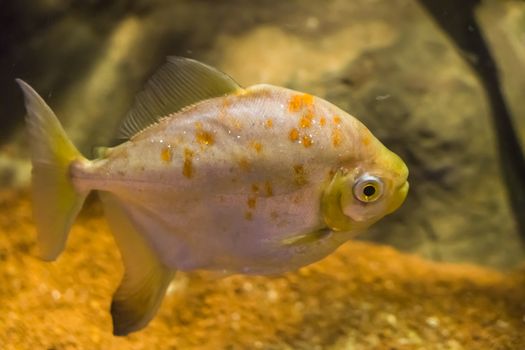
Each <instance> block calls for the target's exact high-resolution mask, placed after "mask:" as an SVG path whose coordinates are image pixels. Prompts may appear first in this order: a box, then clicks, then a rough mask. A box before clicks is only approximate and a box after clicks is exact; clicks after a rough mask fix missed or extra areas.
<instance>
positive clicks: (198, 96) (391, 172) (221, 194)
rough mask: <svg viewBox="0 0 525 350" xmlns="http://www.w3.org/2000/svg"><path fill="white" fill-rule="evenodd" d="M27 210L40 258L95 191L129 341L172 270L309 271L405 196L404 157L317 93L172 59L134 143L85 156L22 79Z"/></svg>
mask: <svg viewBox="0 0 525 350" xmlns="http://www.w3.org/2000/svg"><path fill="white" fill-rule="evenodd" d="M17 82H18V84H19V85H20V87H21V88H22V90H23V93H24V97H25V104H26V109H27V118H26V122H27V130H28V132H29V141H30V150H31V157H32V164H33V175H32V192H33V193H32V194H33V212H34V220H35V223H36V228H37V231H38V234H39V235H38V246H39V251H40V254H41V256H42V258H43V259H45V260H54V259H56V258H57V256H58V255H59V254H60V253H61V252H62V250H63V249H64V245H65V242H66V238H67V235H68V232H69V230H70V228H71V225H72V223H73V221H74V219H75V217H76V216H77V215H78V213H79V211H80V209H81V207H82V204H83V202H84V199H85V198H86V196H87V195H88V193H89V192H90V191H93V190H97V191H98V193H99V195H100V197H101V199H102V202H103V204H104V209H105V213H106V216H107V219H108V222H109V225H110V228H111V230H112V232H113V234H114V235H115V238H116V242H117V245H118V247H119V250H120V252H121V256H122V259H123V262H124V267H125V273H124V277H123V279H122V281H121V284H120V286H119V287H118V289H117V291H116V292H115V294H114V296H113V300H112V304H111V315H112V319H113V328H114V329H113V331H114V334H116V335H125V334H128V333H129V332H132V331H136V330H138V329H141V328H142V327H144V326H145V325H147V324H148V323H149V321H150V320H151V319H152V318H153V317H154V315H155V313H156V311H157V309H158V307H159V305H160V303H161V301H162V299H163V297H164V294H165V291H166V288H167V286H168V285H169V283H170V281H171V279H172V277H173V275H174V273H175V271H176V270H182V271H188V270H213V271H226V272H228V273H242V274H275V273H280V272H284V271H289V270H293V269H297V268H299V267H301V266H305V265H308V264H311V263H313V262H315V261H317V260H319V259H321V258H323V257H325V256H327V255H328V254H330V253H331V252H333V251H334V250H335V249H336V248H337V247H338V246H340V245H341V244H342V243H344V242H345V241H347V240H348V239H350V238H351V237H353V236H355V235H356V234H358V233H360V232H362V231H364V230H365V229H366V228H367V227H369V226H370V225H371V224H373V223H375V222H376V221H378V220H379V219H380V218H382V217H383V216H385V215H387V214H389V213H392V212H393V211H394V210H396V209H397V208H398V207H399V206H400V205H401V204H402V202H403V201H404V199H405V197H406V195H407V191H408V182H407V176H408V169H407V167H406V165H405V163H404V162H403V161H402V160H401V159H400V158H399V157H398V156H397V155H396V154H394V153H393V152H391V151H390V150H388V149H387V148H386V147H385V146H383V145H382V144H381V143H380V141H378V140H377V139H376V138H375V137H374V136H373V135H372V133H371V132H370V131H369V130H368V129H367V128H366V127H365V126H364V125H363V124H362V123H361V122H359V121H358V120H357V119H356V118H354V117H352V116H350V115H349V114H347V113H346V112H344V111H343V110H341V109H339V108H338V107H336V106H334V105H332V104H330V103H329V102H327V101H325V100H323V99H321V98H319V97H314V96H312V95H309V94H306V93H302V92H297V91H293V90H289V89H286V88H282V87H277V86H272V85H266V84H261V85H254V86H251V87H248V88H242V87H240V86H239V85H238V84H237V83H235V82H234V81H233V80H232V78H230V77H229V76H227V75H226V74H224V73H222V72H220V71H218V70H216V69H214V68H212V67H209V66H207V65H205V64H203V63H199V62H197V61H194V60H191V59H186V58H179V57H170V58H168V60H167V63H166V64H165V65H164V66H162V67H161V68H160V69H159V70H158V71H157V73H155V74H154V75H153V77H152V78H151V79H150V80H149V81H148V83H147V84H146V87H145V89H144V90H143V91H142V92H141V93H139V94H138V95H137V97H136V99H135V102H134V105H133V106H132V108H131V110H130V112H129V113H128V115H127V117H126V118H125V119H124V122H123V123H122V126H121V128H120V136H121V137H122V138H124V139H127V140H126V141H125V142H123V143H121V144H120V145H118V146H116V147H113V148H105V149H103V150H102V151H100V152H99V157H98V158H97V159H94V160H88V159H86V158H85V157H84V156H82V155H81V154H80V153H79V151H78V150H77V149H76V148H75V146H74V145H73V144H72V142H71V141H70V140H69V139H68V137H67V136H66V133H65V132H64V130H63V128H62V126H61V125H60V122H59V121H58V119H57V117H56V116H55V114H54V113H53V111H52V110H51V109H50V108H49V107H48V106H47V105H46V103H45V102H44V100H43V99H42V98H41V97H40V96H39V95H38V94H37V93H36V92H35V91H34V90H33V89H32V88H31V87H30V86H29V85H28V84H26V83H25V82H23V81H21V80H17Z"/></svg>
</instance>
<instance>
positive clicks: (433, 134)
mask: <svg viewBox="0 0 525 350" xmlns="http://www.w3.org/2000/svg"><path fill="white" fill-rule="evenodd" d="M0 6H1V9H0V19H1V21H0V26H1V27H2V30H1V34H0V92H1V93H0V121H1V122H2V128H1V130H0V186H4V187H7V186H11V187H25V186H27V184H28V180H29V169H30V166H29V163H28V154H27V152H26V140H25V135H24V132H23V115H24V110H23V102H22V97H21V94H20V92H19V91H18V89H17V87H16V85H15V84H14V78H16V77H20V78H22V79H24V80H26V81H27V82H28V83H30V84H31V85H32V86H33V87H34V88H35V89H36V90H37V91H38V92H39V93H40V94H41V95H42V96H43V97H44V98H45V99H46V100H47V101H48V103H49V104H50V105H51V107H52V108H53V109H54V110H55V112H56V113H57V115H58V116H59V117H60V118H61V120H62V121H63V123H64V126H65V128H66V129H67V131H68V133H69V134H70V135H71V137H72V138H73V140H74V142H75V143H76V144H77V145H78V146H79V148H80V149H81V150H82V151H83V152H84V153H85V154H90V153H91V150H92V148H93V147H94V146H98V145H107V144H110V143H112V142H113V141H112V136H113V133H114V131H115V128H116V125H117V124H118V123H119V121H120V118H122V117H123V116H124V115H125V113H126V111H127V108H128V107H129V106H130V104H131V102H132V100H133V96H134V94H135V93H136V92H137V91H139V90H140V88H141V86H142V85H143V83H144V82H145V80H146V79H147V78H148V76H149V75H151V73H152V72H153V71H154V70H155V69H156V67H158V66H159V65H160V64H162V62H163V61H164V60H165V57H166V56H168V55H179V56H187V57H193V58H196V59H199V60H202V61H204V62H207V63H209V64H211V65H213V66H217V67H219V68H221V69H222V70H224V71H225V72H227V73H228V74H230V75H231V76H232V77H234V78H235V79H236V80H237V81H238V82H239V83H241V84H242V85H251V84H254V83H260V82H266V83H272V84H278V85H284V86H287V87H290V88H294V89H298V90H304V91H308V92H311V93H314V94H317V95H319V96H322V97H324V98H326V99H328V100H329V101H331V102H333V103H335V104H337V105H339V106H340V107H342V108H343V109H345V110H347V111H348V112H350V113H351V114H353V115H355V116H357V117H358V118H359V119H361V120H362V121H363V122H364V123H365V124H366V125H367V126H368V127H369V128H370V129H371V130H372V131H373V132H374V133H375V134H376V135H377V136H378V137H379V138H380V139H381V140H383V141H384V143H385V144H386V145H387V146H388V147H390V148H391V149H393V150H394V151H395V152H397V153H398V154H400V155H401V156H402V157H403V159H405V161H406V162H407V163H408V165H409V168H410V170H411V177H410V183H411V193H410V195H409V197H408V200H407V202H406V204H405V205H404V206H403V207H402V209H401V210H400V211H399V212H397V213H396V214H395V215H393V216H391V217H388V218H386V219H385V220H383V221H381V222H380V223H379V224H378V225H376V226H375V227H373V228H372V229H371V230H370V232H369V233H368V234H367V235H366V236H364V237H362V238H363V239H371V240H375V241H379V242H384V243H388V244H392V245H393V246H395V247H397V248H399V249H401V250H404V251H411V252H416V253H418V254H421V255H422V256H425V257H428V258H432V259H435V260H445V261H470V262H475V263H479V264H484V265H490V266H494V267H500V268H505V267H510V266H514V265H516V264H518V263H520V262H522V261H523V258H524V256H525V254H524V248H523V247H524V245H523V242H521V240H520V239H519V237H518V234H517V233H516V231H517V230H516V225H515V221H514V218H513V215H512V213H511V211H510V207H509V204H508V199H507V194H506V190H505V185H504V184H503V182H502V179H501V171H500V168H499V164H498V154H497V153H496V148H495V144H494V142H495V139H494V133H493V130H492V124H491V121H490V116H489V114H488V113H489V108H488V105H487V102H486V98H485V93H484V91H483V89H482V88H481V86H480V84H479V82H478V80H477V78H476V75H475V74H474V73H473V72H472V70H471V69H470V68H469V67H468V65H467V64H466V63H465V62H464V61H463V58H462V56H461V55H460V53H459V52H458V51H457V49H456V48H455V47H454V45H453V44H452V42H451V41H450V40H449V39H448V38H447V36H446V35H445V34H443V32H442V31H441V30H440V28H439V27H438V26H437V25H436V24H435V23H434V21H433V20H432V19H431V17H430V16H429V15H428V14H427V13H426V12H425V11H424V10H423V9H422V8H421V6H420V5H419V4H418V2H417V1H415V0H391V1H388V2H386V1H381V0H354V1H351V2H350V1H346V0H327V1H322V2H321V1H315V0H303V1H299V0H293V1H286V2H283V1H277V0H263V1H258V2H246V1H242V0H229V1H222V2H217V1H212V0H208V1H205V0H196V1H189V0H187V1H186V0H176V1H173V0H150V1H146V0H119V1H113V2H111V3H109V2H107V1H101V0H90V1H82V2H78V1H72V0H38V1H29V0H21V1H16V2H15V1H10V2H8V1H4V2H2V3H1V4H0ZM477 15H478V20H479V23H480V25H481V26H482V28H483V32H484V35H485V37H486V39H487V41H488V42H489V44H490V48H491V51H492V53H493V54H494V56H495V57H496V59H497V62H498V67H499V68H500V71H501V73H502V78H503V82H504V86H503V89H504V92H505V95H506V98H507V101H508V103H509V106H510V108H511V110H512V111H513V115H514V117H515V123H516V124H517V125H518V128H519V132H520V134H521V137H522V139H523V138H524V137H525V104H523V102H522V101H523V100H524V99H525V74H524V73H525V3H524V2H523V1H496V0H493V1H489V0H487V1H484V2H482V3H481V5H480V6H479V7H478V12H477Z"/></svg>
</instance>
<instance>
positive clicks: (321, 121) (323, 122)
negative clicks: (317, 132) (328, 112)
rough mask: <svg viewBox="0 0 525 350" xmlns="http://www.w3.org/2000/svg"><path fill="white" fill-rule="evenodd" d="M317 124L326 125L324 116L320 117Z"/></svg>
mask: <svg viewBox="0 0 525 350" xmlns="http://www.w3.org/2000/svg"><path fill="white" fill-rule="evenodd" d="M319 125H321V126H325V125H326V118H325V117H321V118H320V119H319Z"/></svg>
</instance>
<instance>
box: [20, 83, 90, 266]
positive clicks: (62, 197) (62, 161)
mask: <svg viewBox="0 0 525 350" xmlns="http://www.w3.org/2000/svg"><path fill="white" fill-rule="evenodd" d="M16 82H17V83H18V85H19V86H20V88H21V89H22V91H23V93H24V99H25V105H26V109H27V117H26V125H27V131H28V134H29V135H28V136H29V146H30V151H31V161H32V163H33V174H32V195H33V218H34V220H35V223H36V227H37V231H38V247H39V250H40V256H41V258H42V259H44V260H54V259H56V258H57V256H58V255H59V254H60V253H61V252H62V250H63V249H64V245H65V242H66V239H67V235H68V233H69V230H70V228H71V225H72V224H73V221H74V220H75V217H76V216H77V215H78V212H79V211H80V209H81V208H82V204H83V203H84V200H85V198H86V195H87V193H78V192H77V191H75V189H74V187H73V184H72V182H71V177H70V173H69V167H70V165H71V162H73V161H75V160H82V159H84V157H83V156H82V155H81V154H80V152H79V151H78V150H77V149H76V148H75V146H74V145H73V144H72V143H71V141H70V140H69V139H68V137H67V135H66V133H65V132H64V129H63V128H62V126H61V125H60V122H59V121H58V119H57V117H56V116H55V114H54V113H53V111H52V110H51V108H49V106H48V105H47V104H46V103H45V102H44V100H43V99H42V98H41V97H40V96H39V95H38V94H37V93H36V92H35V90H33V89H32V88H31V87H30V86H29V85H28V84H27V83H25V82H24V81H22V80H20V79H17V80H16Z"/></svg>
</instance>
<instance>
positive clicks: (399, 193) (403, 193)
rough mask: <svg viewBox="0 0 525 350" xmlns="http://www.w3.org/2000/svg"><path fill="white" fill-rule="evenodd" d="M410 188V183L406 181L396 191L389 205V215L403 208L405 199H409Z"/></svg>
mask: <svg viewBox="0 0 525 350" xmlns="http://www.w3.org/2000/svg"><path fill="white" fill-rule="evenodd" d="M409 188H410V185H409V183H408V181H405V182H404V183H403V184H402V185H401V186H399V187H398V188H397V189H396V190H395V192H394V195H393V196H392V201H391V202H390V204H389V205H388V208H387V214H390V213H392V212H394V211H396V210H397V209H398V208H399V207H400V206H401V204H403V202H404V201H405V198H406V197H407V194H408V189H409Z"/></svg>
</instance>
